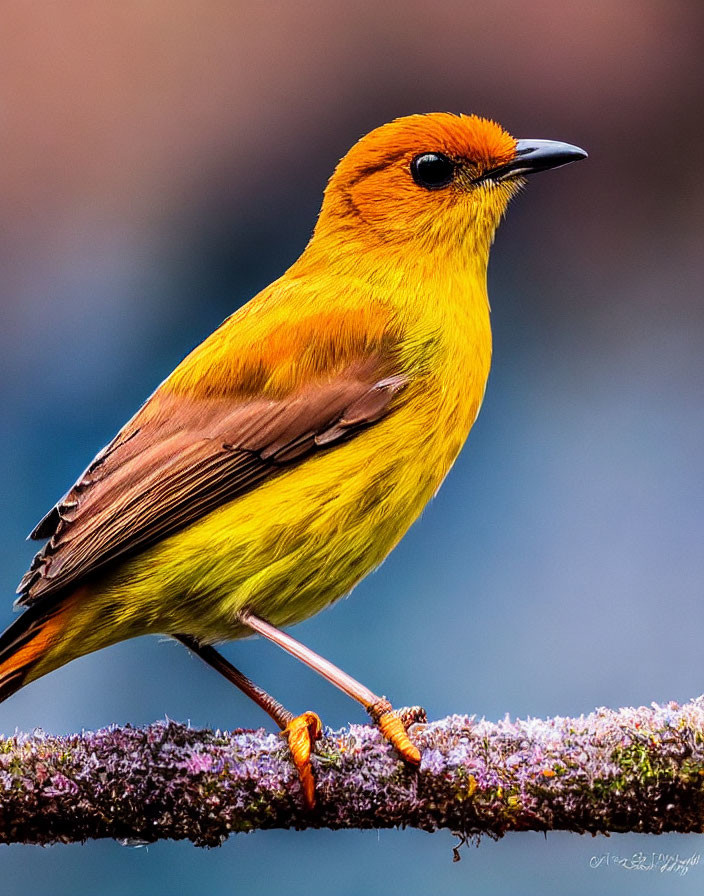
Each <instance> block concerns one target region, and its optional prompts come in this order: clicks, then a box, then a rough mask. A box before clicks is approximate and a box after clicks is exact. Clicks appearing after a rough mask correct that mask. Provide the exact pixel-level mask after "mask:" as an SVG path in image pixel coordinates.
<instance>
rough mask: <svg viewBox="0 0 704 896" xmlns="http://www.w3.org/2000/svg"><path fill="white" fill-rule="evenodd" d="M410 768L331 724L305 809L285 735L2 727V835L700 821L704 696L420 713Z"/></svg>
mask: <svg viewBox="0 0 704 896" xmlns="http://www.w3.org/2000/svg"><path fill="white" fill-rule="evenodd" d="M412 737H413V739H414V740H415V742H416V743H417V744H418V745H419V747H420V748H421V750H422V751H423V761H422V764H421V767H420V770H419V771H416V770H414V769H411V768H409V767H407V766H405V765H404V764H403V763H402V762H400V761H399V760H398V758H397V757H396V755H395V753H394V751H393V749H392V748H391V747H389V746H388V745H387V744H386V743H385V742H383V741H382V739H381V737H380V735H379V733H378V731H377V730H376V729H375V728H372V727H368V726H362V725H351V726H350V727H349V728H348V729H345V730H343V731H334V732H333V731H327V732H326V733H325V736H324V737H323V738H322V739H321V740H320V741H319V742H318V744H317V748H316V755H315V758H314V771H315V776H316V780H317V796H318V805H317V807H316V809H315V810H314V811H313V812H308V811H306V809H305V808H304V806H303V802H302V800H301V795H300V787H299V784H298V778H297V775H296V772H295V770H294V768H293V765H292V763H291V761H290V760H289V758H288V753H287V748H286V745H285V743H284V741H283V740H282V738H281V737H280V736H278V735H274V734H270V733H266V732H264V731H234V732H219V731H216V732H213V731H200V730H194V729H191V728H188V727H186V726H184V725H180V724H177V723H176V722H171V721H166V722H157V723H155V724H153V725H150V726H148V727H147V728H142V729H133V728H130V727H124V728H120V727H111V728H107V729H104V730H102V731H97V732H95V733H91V732H86V733H83V734H76V735H70V736H68V737H53V736H51V735H46V734H42V733H34V734H32V735H24V734H18V735H15V736H14V737H10V738H6V739H0V842H3V843H17V842H22V843H53V842H56V841H61V842H69V841H84V840H87V839H90V838H99V837H113V838H116V839H119V840H127V841H132V842H152V841H155V840H159V839H169V838H170V839H189V840H192V841H193V842H194V843H196V844H198V845H200V846H214V845H217V844H219V843H221V842H222V841H223V840H224V839H225V838H226V837H227V836H228V835H229V834H230V833H232V832H235V831H251V830H255V829H257V828H305V827H326V828H388V827H395V826H398V825H401V826H406V825H408V826H411V827H417V828H422V829H423V830H427V831H434V830H437V829H439V828H448V829H450V830H451V831H454V832H458V833H460V834H461V835H463V836H473V835H479V834H482V833H487V834H489V835H491V836H492V837H500V836H501V835H502V834H504V833H505V832H506V831H524V830H538V831H547V830H568V831H577V832H579V833H584V832H587V831H588V832H590V833H599V832H604V833H606V832H611V831H641V832H649V833H661V832H664V831H681V832H688V831H698V832H701V831H702V830H704V697H700V698H699V699H697V700H694V701H692V702H690V703H686V704H684V705H683V706H679V705H678V704H676V703H670V704H668V705H665V706H657V705H655V704H653V705H652V706H651V707H640V708H638V709H620V710H617V711H612V710H607V709H599V710H597V711H596V712H593V713H591V714H590V715H588V716H580V717H579V718H574V719H570V718H554V719H547V720H540V719H528V720H526V721H510V720H509V719H508V718H506V719H504V720H503V721H501V722H496V723H493V722H487V721H484V720H481V721H478V720H476V719H474V718H471V717H467V716H450V717H448V718H446V719H443V720H442V721H439V722H433V723H430V724H427V725H416V726H414V728H413V729H412Z"/></svg>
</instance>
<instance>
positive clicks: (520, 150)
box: [475, 140, 587, 183]
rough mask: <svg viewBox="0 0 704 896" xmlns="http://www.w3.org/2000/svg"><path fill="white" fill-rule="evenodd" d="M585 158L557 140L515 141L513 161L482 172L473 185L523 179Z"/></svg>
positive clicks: (573, 148)
mask: <svg viewBox="0 0 704 896" xmlns="http://www.w3.org/2000/svg"><path fill="white" fill-rule="evenodd" d="M586 158H587V154H586V152H585V151H584V150H583V149H580V148H579V147H578V146H572V145H571V144H570V143H560V142H559V141H558V140H517V141H516V152H515V155H514V157H513V159H512V160H511V161H510V162H508V164H504V165H499V166H498V167H496V168H490V169H489V170H488V171H484V172H483V174H482V175H481V176H480V177H478V178H477V179H476V181H475V183H481V181H485V180H493V181H502V180H508V179H510V178H513V177H524V176H525V175H526V174H534V173H535V172H536V171H547V170H548V168H559V167H560V166H561V165H568V164H569V163H570V162H578V161H579V160H580V159H586Z"/></svg>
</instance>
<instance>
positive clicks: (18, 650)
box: [0, 600, 70, 703]
mask: <svg viewBox="0 0 704 896" xmlns="http://www.w3.org/2000/svg"><path fill="white" fill-rule="evenodd" d="M69 611H70V602H69V601H66V600H57V601H52V602H49V603H46V602H41V603H39V604H36V605H35V606H33V607H30V608H29V609H28V610H25V612H24V613H23V614H22V615H21V616H20V617H19V618H18V619H16V620H15V621H14V622H13V623H12V625H11V626H10V627H9V628H8V629H6V630H5V631H4V632H3V633H2V635H0V703H1V702H2V701H3V700H7V698H8V697H10V696H12V694H14V693H15V691H18V690H19V689H20V688H21V687H22V685H24V684H27V682H29V681H33V680H34V679H35V678H39V677H40V676H41V675H44V674H45V673H46V672H50V671H51V669H53V668H56V666H59V665H62V662H61V661H59V662H57V663H50V662H47V660H48V659H49V655H50V653H51V648H52V647H53V645H54V644H56V642H57V640H58V638H59V637H60V634H61V632H62V630H63V629H64V626H65V624H66V619H67V616H68V613H69ZM44 666H45V667H46V668H43V667H44Z"/></svg>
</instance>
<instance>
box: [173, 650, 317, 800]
mask: <svg viewBox="0 0 704 896" xmlns="http://www.w3.org/2000/svg"><path fill="white" fill-rule="evenodd" d="M174 638H175V640H176V641H180V642H181V644H183V645H184V646H186V647H187V648H188V649H189V650H190V651H191V652H192V653H195V654H196V656H199V657H200V658H201V659H202V660H203V661H204V662H206V663H207V664H208V665H209V666H212V667H213V669H216V670H217V671H218V672H219V673H220V674H221V675H224V676H225V678H226V679H227V680H228V681H229V682H230V683H231V684H234V685H235V687H238V688H239V689H240V690H241V691H242V692H243V693H245V694H246V695H247V696H248V697H249V698H251V699H252V700H254V702H255V703H256V704H257V706H259V707H261V708H262V709H263V710H264V712H265V713H267V715H269V716H271V718H272V719H273V720H274V721H275V722H276V724H277V725H278V726H279V728H280V729H281V732H282V734H284V735H285V736H286V737H287V738H288V744H289V749H290V750H291V755H292V756H293V761H294V763H295V765H296V768H297V769H298V775H299V777H300V779H301V785H302V787H303V796H304V799H305V801H306V805H307V806H308V808H309V809H312V808H313V807H314V806H315V781H314V780H313V772H312V769H311V766H310V754H311V750H312V749H313V746H314V744H315V741H316V740H317V739H318V738H319V737H320V734H321V732H322V730H323V726H322V723H321V721H320V719H319V718H318V716H317V715H316V714H315V713H314V712H304V713H302V714H301V715H300V716H294V714H293V713H292V712H289V711H288V710H287V709H286V708H285V707H284V706H282V705H281V704H280V703H279V701H278V700H275V699H274V698H273V697H272V696H271V694H267V692H266V691H265V690H264V689H263V688H260V687H259V685H257V684H255V683H254V682H253V681H252V680H251V679H249V678H247V676H246V675H244V674H243V673H242V672H240V670H239V669H237V668H236V667H235V666H233V665H232V663H230V662H229V661H228V660H226V659H225V657H224V656H223V655H222V654H220V653H218V651H217V650H215V648H214V647H211V646H210V645H208V644H201V643H200V642H198V641H197V640H196V639H195V638H192V637H191V636H190V635H174Z"/></svg>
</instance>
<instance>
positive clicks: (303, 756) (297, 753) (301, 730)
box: [281, 710, 323, 809]
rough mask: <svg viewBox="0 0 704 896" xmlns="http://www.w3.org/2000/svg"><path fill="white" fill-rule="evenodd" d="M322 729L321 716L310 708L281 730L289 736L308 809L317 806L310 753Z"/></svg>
mask: <svg viewBox="0 0 704 896" xmlns="http://www.w3.org/2000/svg"><path fill="white" fill-rule="evenodd" d="M322 731H323V723H322V722H321V721H320V717H319V716H318V715H316V713H314V712H310V710H309V711H307V712H303V713H301V715H300V716H296V718H295V719H291V721H290V722H289V723H288V725H287V726H286V727H285V728H284V730H283V731H282V732H281V733H282V734H283V735H284V737H286V738H288V747H289V750H290V751H291V756H292V757H293V761H294V763H295V765H296V768H297V769H298V777H299V778H300V779H301V786H302V787H303V799H304V800H305V804H306V808H308V809H312V808H313V807H314V806H315V779H314V778H313V770H312V769H311V765H310V754H311V751H312V749H313V746H314V745H315V742H316V740H317V739H318V738H319V737H320V735H321V734H322Z"/></svg>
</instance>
